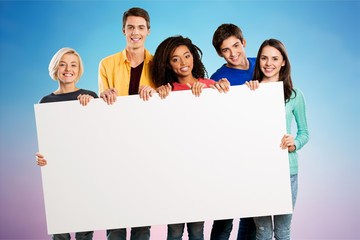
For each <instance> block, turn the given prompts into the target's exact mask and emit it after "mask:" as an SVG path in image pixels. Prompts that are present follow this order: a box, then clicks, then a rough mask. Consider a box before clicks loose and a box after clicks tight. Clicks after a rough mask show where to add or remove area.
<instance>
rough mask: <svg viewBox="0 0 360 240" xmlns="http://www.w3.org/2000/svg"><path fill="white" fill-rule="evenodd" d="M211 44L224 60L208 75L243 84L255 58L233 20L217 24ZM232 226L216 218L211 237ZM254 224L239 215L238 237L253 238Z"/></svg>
mask: <svg viewBox="0 0 360 240" xmlns="http://www.w3.org/2000/svg"><path fill="white" fill-rule="evenodd" d="M212 44H213V46H214V48H215V50H216V52H217V53H218V54H219V56H220V57H223V58H224V59H225V61H226V63H225V64H224V65H222V66H221V67H220V68H219V69H218V70H217V71H216V72H215V73H214V74H213V75H211V77H210V78H211V79H213V80H215V81H219V80H220V79H222V78H227V80H229V82H230V85H231V86H234V85H242V84H244V83H245V82H246V81H250V80H252V78H253V73H254V67H255V62H256V58H248V57H246V53H245V46H246V40H245V38H244V36H243V34H242V31H241V29H240V28H239V27H238V26H236V25H234V24H222V25H220V26H219V27H218V28H217V29H216V31H215V33H214V36H213V40H212ZM232 227H233V219H223V220H215V221H214V224H213V226H212V230H211V236H210V240H228V239H229V237H230V233H231V230H232ZM255 234H256V228H255V223H254V220H253V219H252V218H241V219H240V223H239V231H238V236H237V240H253V239H255Z"/></svg>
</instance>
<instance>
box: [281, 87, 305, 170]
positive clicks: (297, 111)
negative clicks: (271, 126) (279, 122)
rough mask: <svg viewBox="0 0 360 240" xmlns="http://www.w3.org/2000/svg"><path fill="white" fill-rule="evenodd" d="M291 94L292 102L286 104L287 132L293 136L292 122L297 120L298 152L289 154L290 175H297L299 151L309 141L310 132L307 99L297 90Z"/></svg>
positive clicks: (296, 140)
mask: <svg viewBox="0 0 360 240" xmlns="http://www.w3.org/2000/svg"><path fill="white" fill-rule="evenodd" d="M294 90H295V92H296V96H295V94H294V92H293V93H292V94H291V97H290V100H289V101H288V102H286V104H285V111H286V132H287V133H288V134H291V126H292V121H293V119H295V123H296V129H297V133H296V137H295V146H296V150H295V151H294V152H291V153H289V164H290V174H291V175H293V174H297V173H298V170H299V165H298V154H297V151H299V150H300V149H301V148H302V147H303V146H304V145H305V144H306V143H307V142H308V141H309V130H308V125H307V120H306V108H305V99H304V95H303V93H302V92H301V91H300V90H299V89H297V88H295V89H294Z"/></svg>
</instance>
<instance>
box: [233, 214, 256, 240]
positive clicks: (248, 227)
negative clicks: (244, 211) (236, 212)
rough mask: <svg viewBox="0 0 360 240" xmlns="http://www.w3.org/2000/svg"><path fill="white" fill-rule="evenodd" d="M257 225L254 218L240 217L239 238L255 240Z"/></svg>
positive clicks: (239, 239) (240, 239)
mask: <svg viewBox="0 0 360 240" xmlns="http://www.w3.org/2000/svg"><path fill="white" fill-rule="evenodd" d="M255 239H256V226H255V222H254V219H253V218H240V222H239V230H238V235H237V240H255Z"/></svg>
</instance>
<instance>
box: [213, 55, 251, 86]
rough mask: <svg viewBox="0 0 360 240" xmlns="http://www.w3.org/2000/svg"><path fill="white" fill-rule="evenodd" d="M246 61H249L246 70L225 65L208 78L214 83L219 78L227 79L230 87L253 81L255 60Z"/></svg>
mask: <svg viewBox="0 0 360 240" xmlns="http://www.w3.org/2000/svg"><path fill="white" fill-rule="evenodd" d="M248 60H249V69H248V70H242V69H237V68H229V67H227V66H226V64H224V65H222V66H221V68H219V69H218V70H217V71H216V72H215V73H214V74H213V75H211V77H210V78H211V79H213V80H215V81H219V80H220V79H221V78H227V80H229V82H230V85H231V86H234V85H242V84H244V83H245V82H246V81H250V80H253V79H252V78H253V75H254V68H255V63H256V58H248Z"/></svg>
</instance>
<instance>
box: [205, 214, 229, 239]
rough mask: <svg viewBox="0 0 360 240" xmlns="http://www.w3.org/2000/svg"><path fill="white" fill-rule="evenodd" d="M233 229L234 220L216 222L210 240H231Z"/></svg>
mask: <svg viewBox="0 0 360 240" xmlns="http://www.w3.org/2000/svg"><path fill="white" fill-rule="evenodd" d="M232 228H233V219H222V220H215V221H214V223H213V225H212V229H211V234H210V240H229V238H230V234H231V230H232Z"/></svg>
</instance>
